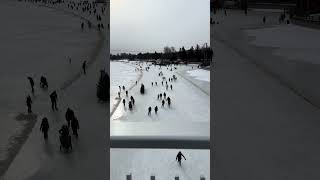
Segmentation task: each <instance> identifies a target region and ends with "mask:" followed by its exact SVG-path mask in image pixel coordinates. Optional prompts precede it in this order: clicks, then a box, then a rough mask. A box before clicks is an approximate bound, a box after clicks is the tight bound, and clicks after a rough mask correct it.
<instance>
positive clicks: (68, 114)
mask: <svg viewBox="0 0 320 180" xmlns="http://www.w3.org/2000/svg"><path fill="white" fill-rule="evenodd" d="M74 117H75V116H74V112H73V110H72V109H70V108H68V109H67V111H66V114H65V118H66V121H67V123H68V127H70V122H71V120H72V119H73V118H74Z"/></svg>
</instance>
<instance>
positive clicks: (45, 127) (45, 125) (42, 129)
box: [40, 117, 49, 140]
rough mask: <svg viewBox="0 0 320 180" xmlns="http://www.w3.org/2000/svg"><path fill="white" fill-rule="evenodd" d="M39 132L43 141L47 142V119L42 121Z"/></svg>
mask: <svg viewBox="0 0 320 180" xmlns="http://www.w3.org/2000/svg"><path fill="white" fill-rule="evenodd" d="M40 131H42V133H43V137H44V139H45V140H47V139H48V131H49V122H48V118H46V117H44V118H43V119H42V122H41V125H40Z"/></svg>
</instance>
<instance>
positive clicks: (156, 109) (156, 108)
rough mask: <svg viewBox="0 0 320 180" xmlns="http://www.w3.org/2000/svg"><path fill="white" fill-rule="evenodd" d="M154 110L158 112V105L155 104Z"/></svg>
mask: <svg viewBox="0 0 320 180" xmlns="http://www.w3.org/2000/svg"><path fill="white" fill-rule="evenodd" d="M154 112H155V113H156V114H157V113H158V106H156V107H155V108H154Z"/></svg>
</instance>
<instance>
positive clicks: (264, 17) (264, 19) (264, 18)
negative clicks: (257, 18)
mask: <svg viewBox="0 0 320 180" xmlns="http://www.w3.org/2000/svg"><path fill="white" fill-rule="evenodd" d="M262 21H263V24H265V23H266V16H263V19H262Z"/></svg>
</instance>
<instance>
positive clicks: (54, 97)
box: [50, 91, 58, 111]
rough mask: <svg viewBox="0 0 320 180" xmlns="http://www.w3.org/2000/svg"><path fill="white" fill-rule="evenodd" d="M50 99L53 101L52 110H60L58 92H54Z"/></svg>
mask: <svg viewBox="0 0 320 180" xmlns="http://www.w3.org/2000/svg"><path fill="white" fill-rule="evenodd" d="M50 99H51V108H52V110H53V111H54V110H58V108H57V100H58V95H57V92H56V91H53V92H52V93H51V94H50Z"/></svg>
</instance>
